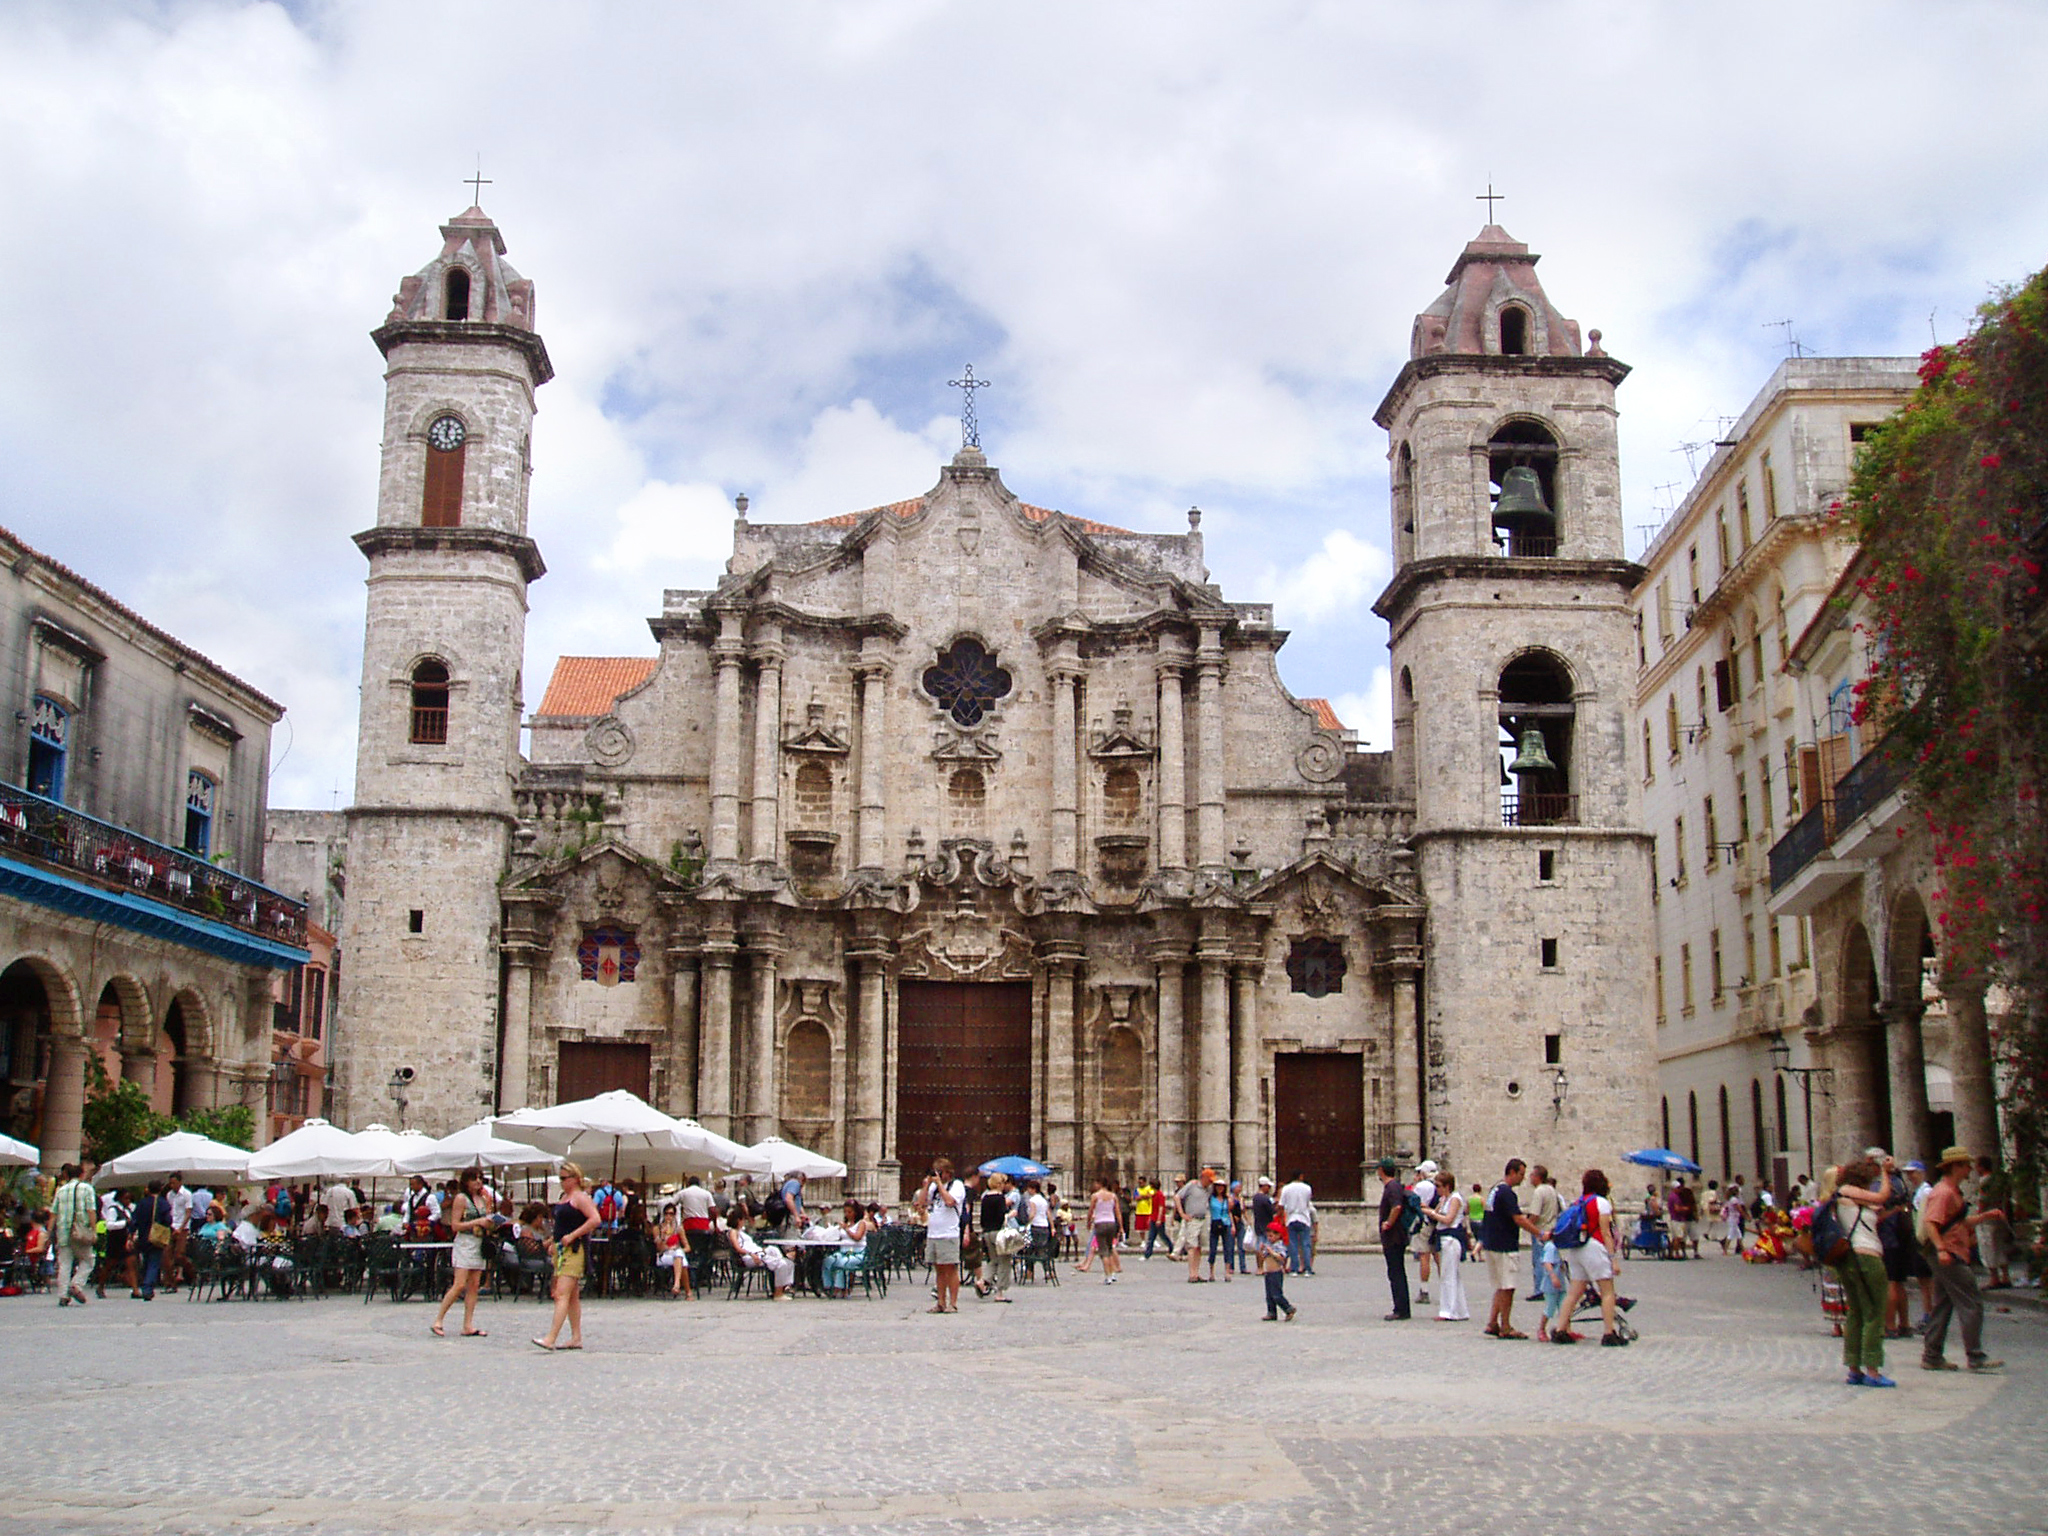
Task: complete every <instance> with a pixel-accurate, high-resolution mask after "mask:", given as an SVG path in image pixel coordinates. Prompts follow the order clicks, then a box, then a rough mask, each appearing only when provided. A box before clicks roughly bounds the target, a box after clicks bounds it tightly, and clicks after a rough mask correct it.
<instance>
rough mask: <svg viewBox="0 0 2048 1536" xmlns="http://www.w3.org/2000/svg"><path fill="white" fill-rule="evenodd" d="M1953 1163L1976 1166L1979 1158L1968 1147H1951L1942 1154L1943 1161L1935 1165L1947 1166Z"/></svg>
mask: <svg viewBox="0 0 2048 1536" xmlns="http://www.w3.org/2000/svg"><path fill="white" fill-rule="evenodd" d="M1951 1163H1967V1164H1969V1165H1970V1166H1971V1167H1973V1168H1974V1167H1976V1166H1977V1159H1976V1158H1974V1157H1972V1156H1971V1155H1970V1149H1969V1148H1968V1147H1950V1148H1948V1149H1947V1150H1946V1151H1944V1152H1943V1153H1942V1154H1941V1161H1940V1162H1938V1163H1936V1164H1935V1167H1937V1168H1947V1167H1948V1166H1949V1165H1950V1164H1951Z"/></svg>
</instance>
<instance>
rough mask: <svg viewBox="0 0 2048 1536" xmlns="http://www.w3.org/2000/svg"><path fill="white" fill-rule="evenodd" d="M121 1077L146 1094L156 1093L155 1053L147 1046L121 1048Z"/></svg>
mask: <svg viewBox="0 0 2048 1536" xmlns="http://www.w3.org/2000/svg"><path fill="white" fill-rule="evenodd" d="M121 1076H122V1078H123V1079H125V1080H126V1081H128V1082H131V1083H139V1084H141V1085H142V1091H143V1092H144V1093H147V1094H152V1095H153V1094H155V1092H156V1052H155V1051H153V1050H151V1049H150V1048H149V1047H148V1046H146V1045H145V1046H142V1047H139V1048H136V1047H129V1046H123V1047H122V1048H121Z"/></svg>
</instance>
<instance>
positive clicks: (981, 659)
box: [924, 639, 1010, 726]
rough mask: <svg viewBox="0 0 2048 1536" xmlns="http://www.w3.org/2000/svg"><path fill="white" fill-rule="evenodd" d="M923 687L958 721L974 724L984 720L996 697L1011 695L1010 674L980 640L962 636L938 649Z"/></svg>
mask: <svg viewBox="0 0 2048 1536" xmlns="http://www.w3.org/2000/svg"><path fill="white" fill-rule="evenodd" d="M924 691H925V692H926V693H928V694H930V695H931V696H932V697H933V698H934V699H936V700H938V702H939V707H940V708H941V709H943V710H945V711H946V713H947V714H949V715H951V716H952V717H953V721H954V723H955V724H957V725H962V726H974V725H979V724H981V717H982V716H983V715H985V714H987V713H988V712H989V710H990V709H991V708H993V707H994V705H995V702H996V700H997V699H1000V698H1003V697H1005V696H1006V695H1008V693H1009V691H1010V674H1009V673H1008V672H1005V671H1004V670H1003V669H1002V668H1001V667H999V666H997V665H996V659H995V657H993V656H991V655H989V653H988V651H987V650H986V649H985V648H984V647H983V646H982V644H981V642H980V641H978V640H968V639H960V640H955V641H954V642H953V643H952V644H951V645H949V646H948V647H946V649H945V650H943V651H941V652H939V660H938V664H937V665H936V666H931V667H926V668H925V671H924Z"/></svg>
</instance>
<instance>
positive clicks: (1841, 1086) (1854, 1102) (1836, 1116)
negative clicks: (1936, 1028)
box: [1815, 922, 1892, 1172]
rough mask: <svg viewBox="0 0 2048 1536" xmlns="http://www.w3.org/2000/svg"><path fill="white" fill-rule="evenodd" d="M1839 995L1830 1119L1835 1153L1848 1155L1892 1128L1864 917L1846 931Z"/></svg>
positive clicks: (1877, 1140) (1874, 977)
mask: <svg viewBox="0 0 2048 1536" xmlns="http://www.w3.org/2000/svg"><path fill="white" fill-rule="evenodd" d="M1835 996H1836V998H1837V999H1838V1002H1837V1005H1836V1007H1837V1011H1836V1015H1835V1019H1834V1027H1833V1028H1832V1029H1831V1030H1830V1032H1829V1033H1830V1035H1831V1037H1832V1038H1831V1049H1830V1051H1829V1056H1830V1058H1831V1065H1832V1066H1833V1067H1834V1069H1835V1081H1834V1088H1833V1104H1832V1111H1833V1113H1832V1117H1831V1119H1832V1124H1833V1129H1834V1149H1833V1150H1834V1154H1835V1156H1836V1157H1837V1158H1843V1157H1851V1156H1854V1155H1855V1154H1856V1153H1857V1152H1858V1151H1861V1150H1862V1149H1863V1148H1864V1147H1866V1146H1869V1145H1872V1144H1873V1143H1882V1142H1884V1141H1886V1140H1888V1139H1889V1137H1890V1134H1891V1119H1892V1094H1891V1071H1890V1065H1889V1063H1888V1061H1887V1060H1886V1056H1885V1031H1884V1023H1883V1020H1882V1019H1881V1018H1880V1017H1879V1015H1878V1011H1877V1008H1878V984H1877V962H1876V959H1875V957H1874V956H1873V954H1872V951H1871V944H1870V934H1869V932H1868V931H1867V930H1866V929H1865V928H1864V926H1863V924H1862V923H1860V922H1856V923H1852V924H1850V925H1849V929H1848V932H1847V933H1846V934H1844V936H1843V939H1842V958H1841V969H1840V971H1839V981H1838V984H1837V986H1836V991H1835ZM1815 1171H1816V1172H1818V1171H1819V1170H1815Z"/></svg>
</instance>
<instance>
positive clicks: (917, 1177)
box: [896, 981, 1032, 1195]
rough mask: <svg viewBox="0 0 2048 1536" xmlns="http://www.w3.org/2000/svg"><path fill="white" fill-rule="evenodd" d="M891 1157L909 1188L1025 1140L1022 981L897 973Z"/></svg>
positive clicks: (1026, 1144) (1025, 990)
mask: <svg viewBox="0 0 2048 1536" xmlns="http://www.w3.org/2000/svg"><path fill="white" fill-rule="evenodd" d="M896 1057H897V1066H896V1156H897V1157H898V1158H899V1159H900V1160H901V1162H902V1164H903V1192H904V1194H906V1195H908V1194H911V1193H914V1192H915V1190H916V1188H917V1186H918V1184H919V1183H920V1182H921V1181H922V1180H923V1178H924V1175H925V1172H926V1171H927V1170H928V1169H929V1168H930V1167H931V1165H932V1161H933V1159H935V1158H940V1157H945V1158H950V1159H952V1162H953V1165H954V1167H955V1168H956V1169H959V1170H961V1171H965V1170H966V1169H968V1168H971V1167H973V1166H974V1165H975V1164H976V1163H980V1162H985V1161H986V1160H987V1159H989V1158H991V1157H1001V1156H1004V1155H1006V1154H1008V1153H1011V1152H1020V1153H1027V1154H1028V1153H1029V1152H1030V1151H1031V1150H1032V1148H1031V1145H1030V1142H1031V984H1030V983H1029V982H951V981H905V982H902V983H899V985H898V990H897V997H896Z"/></svg>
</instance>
